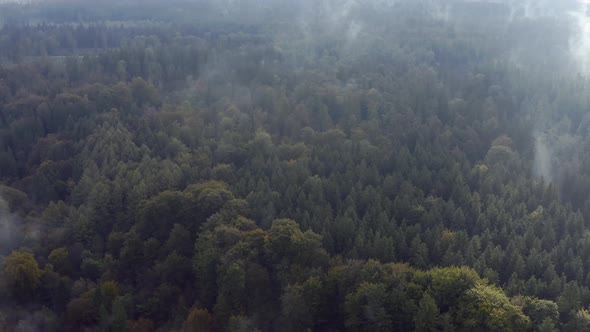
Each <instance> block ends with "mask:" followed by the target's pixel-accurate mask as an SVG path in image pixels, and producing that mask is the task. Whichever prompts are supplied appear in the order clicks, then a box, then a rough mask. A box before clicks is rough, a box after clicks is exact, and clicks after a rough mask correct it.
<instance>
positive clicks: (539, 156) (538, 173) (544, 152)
mask: <svg viewBox="0 0 590 332" xmlns="http://www.w3.org/2000/svg"><path fill="white" fill-rule="evenodd" d="M533 137H534V139H535V159H534V164H533V165H534V166H533V172H534V175H535V177H537V178H540V179H543V180H544V181H545V182H546V183H552V182H553V176H554V173H553V148H552V146H551V144H550V143H549V141H548V140H549V139H548V134H547V133H544V132H541V131H536V132H535V133H534V134H533Z"/></svg>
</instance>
